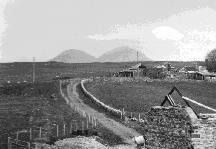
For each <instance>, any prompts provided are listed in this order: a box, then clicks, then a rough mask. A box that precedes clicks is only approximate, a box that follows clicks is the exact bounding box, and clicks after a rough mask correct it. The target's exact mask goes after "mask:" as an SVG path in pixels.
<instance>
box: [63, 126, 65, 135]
mask: <svg viewBox="0 0 216 149" xmlns="http://www.w3.org/2000/svg"><path fill="white" fill-rule="evenodd" d="M63 133H64V136H65V124H64V130H63Z"/></svg>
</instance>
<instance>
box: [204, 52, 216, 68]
mask: <svg viewBox="0 0 216 149" xmlns="http://www.w3.org/2000/svg"><path fill="white" fill-rule="evenodd" d="M205 63H206V67H207V70H208V71H210V72H216V49H213V50H212V51H210V52H209V53H208V54H207V55H206V59H205Z"/></svg>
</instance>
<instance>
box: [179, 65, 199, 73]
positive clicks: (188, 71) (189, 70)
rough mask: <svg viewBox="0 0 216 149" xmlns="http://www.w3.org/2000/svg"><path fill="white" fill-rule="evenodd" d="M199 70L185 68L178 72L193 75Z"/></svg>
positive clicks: (189, 67)
mask: <svg viewBox="0 0 216 149" xmlns="http://www.w3.org/2000/svg"><path fill="white" fill-rule="evenodd" d="M197 71H198V70H197V69H196V68H195V67H191V66H184V67H183V68H181V69H179V70H178V72H179V73H185V74H187V73H193V72H197Z"/></svg>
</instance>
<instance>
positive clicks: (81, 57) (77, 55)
mask: <svg viewBox="0 0 216 149" xmlns="http://www.w3.org/2000/svg"><path fill="white" fill-rule="evenodd" d="M50 61H56V62H64V63H90V62H94V61H95V57H94V56H91V55H89V54H87V53H85V52H83V51H81V50H75V49H70V50H65V51H63V52H62V53H60V54H59V55H57V56H56V57H55V58H53V59H51V60H50Z"/></svg>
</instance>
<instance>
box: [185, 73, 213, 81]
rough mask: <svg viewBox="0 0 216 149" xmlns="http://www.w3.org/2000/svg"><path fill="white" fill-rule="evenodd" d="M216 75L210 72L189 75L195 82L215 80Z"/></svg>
mask: <svg viewBox="0 0 216 149" xmlns="http://www.w3.org/2000/svg"><path fill="white" fill-rule="evenodd" d="M215 78H216V74H212V73H209V72H194V73H189V74H188V79H195V80H211V79H215Z"/></svg>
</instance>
